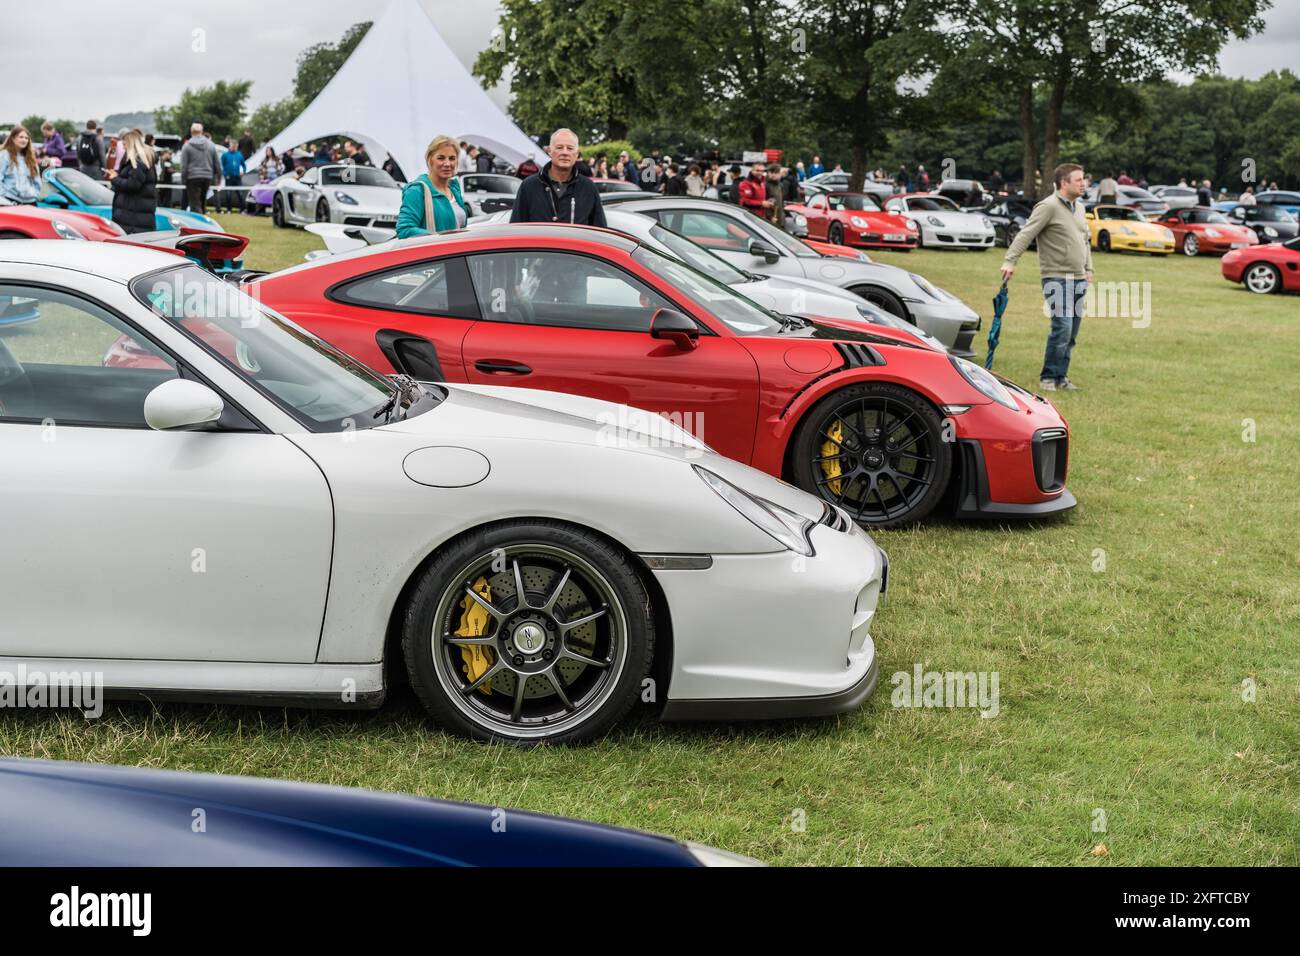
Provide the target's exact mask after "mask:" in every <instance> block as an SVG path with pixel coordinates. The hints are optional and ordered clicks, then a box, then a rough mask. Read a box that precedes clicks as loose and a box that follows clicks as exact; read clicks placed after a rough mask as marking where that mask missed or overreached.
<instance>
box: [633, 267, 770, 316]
mask: <svg viewBox="0 0 1300 956" xmlns="http://www.w3.org/2000/svg"><path fill="white" fill-rule="evenodd" d="M632 258H633V259H634V260H636V261H637V262H638V263H640V264H641V265H642V266H644V267H645V268H647V269H649V270H650V271H651V272H653V273H654V274H655V275H657V276H658V277H659V278H661V279H663V280H664V281H665V282H667V283H668V284H669V285H671V286H672V287H673V288H675V289H676V290H677V291H679V292H681V293H682V294H684V295H686V296H687V297H689V298H690V300H691V301H692V302H694V303H695V304H696V305H698V306H699V307H700V308H702V309H704V310H705V311H707V312H708V313H710V314H711V315H715V316H717V317H718V319H720V320H721V321H722V322H724V323H726V325H727V328H729V329H731V331H733V332H735V333H736V334H737V335H778V334H780V332H781V326H782V319H781V317H780V316H778V315H777V314H776V313H775V312H769V311H767V309H764V308H763V307H762V306H760V305H758V304H757V303H756V302H752V301H750V300H749V299H746V298H745V297H744V296H743V295H740V294H738V293H736V292H733V291H732V290H731V288H730V287H728V286H725V285H723V284H722V283H721V282H717V281H715V280H714V279H711V278H709V277H708V276H706V275H705V274H704V273H702V272H696V271H695V270H694V269H692V268H691V267H690V266H687V265H685V264H684V263H681V262H678V261H677V260H676V259H670V258H668V257H667V256H666V255H664V254H663V253H662V252H657V251H656V250H654V249H651V248H650V247H649V246H638V247H637V249H636V251H635V252H633V253H632Z"/></svg>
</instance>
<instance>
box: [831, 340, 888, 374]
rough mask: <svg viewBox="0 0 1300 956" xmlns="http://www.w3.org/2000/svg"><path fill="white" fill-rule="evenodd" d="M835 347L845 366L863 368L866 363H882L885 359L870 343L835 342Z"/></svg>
mask: <svg viewBox="0 0 1300 956" xmlns="http://www.w3.org/2000/svg"><path fill="white" fill-rule="evenodd" d="M835 348H836V349H838V350H839V353H840V355H841V356H843V357H844V366H845V368H863V367H865V366H868V365H884V364H885V360H884V359H883V358H881V357H880V353H879V352H877V351H876V350H875V349H873V348H872V347H871V346H870V345H863V344H862V343H860V342H836V343H835Z"/></svg>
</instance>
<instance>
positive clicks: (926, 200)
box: [907, 196, 961, 212]
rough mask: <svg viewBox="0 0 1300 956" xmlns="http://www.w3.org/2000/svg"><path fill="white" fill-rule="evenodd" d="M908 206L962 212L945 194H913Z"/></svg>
mask: <svg viewBox="0 0 1300 956" xmlns="http://www.w3.org/2000/svg"><path fill="white" fill-rule="evenodd" d="M907 208H908V209H912V210H921V209H925V210H929V211H931V212H961V210H960V209H958V208H957V204H956V203H955V202H953V201H952V200H951V199H948V198H946V197H944V196H913V197H912V198H911V199H909V200H908V201H907Z"/></svg>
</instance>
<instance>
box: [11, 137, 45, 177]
mask: <svg viewBox="0 0 1300 956" xmlns="http://www.w3.org/2000/svg"><path fill="white" fill-rule="evenodd" d="M19 133H27V127H26V126H15V127H14V128H13V129H11V130H10V131H9V135H8V136H7V137H6V138H5V145H4V151H5V152H6V153H8V154H9V159H10V161H11V162H12V163H13V164H14V165H15V166H17V165H18V156H19V153H18V142H17V140H18V134H19ZM22 158H23V159H24V160H26V162H27V171H28V172H29V173H31V175H32V178H33V179H35V178H36V177H37V176H39V175H40V174H41V167H40V164H39V163H38V162H36V146H35V145H33V143H32V134H31V133H27V148H26V149H24V150H23V151H22Z"/></svg>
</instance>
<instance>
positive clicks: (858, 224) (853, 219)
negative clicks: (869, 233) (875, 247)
mask: <svg viewBox="0 0 1300 956" xmlns="http://www.w3.org/2000/svg"><path fill="white" fill-rule="evenodd" d="M849 222H850V223H852V225H853V228H854V229H870V228H871V224H870V223H869V222H867V221H866V220H865V219H863V218H862V217H861V216H850V217H849Z"/></svg>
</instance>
